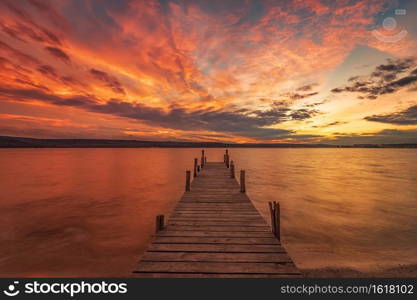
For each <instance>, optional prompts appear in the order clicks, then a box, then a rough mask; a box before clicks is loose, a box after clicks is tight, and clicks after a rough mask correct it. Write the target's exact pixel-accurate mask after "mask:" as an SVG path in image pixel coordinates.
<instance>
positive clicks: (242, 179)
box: [240, 170, 246, 193]
mask: <svg viewBox="0 0 417 300" xmlns="http://www.w3.org/2000/svg"><path fill="white" fill-rule="evenodd" d="M240 192H241V193H246V182H245V170H240Z"/></svg>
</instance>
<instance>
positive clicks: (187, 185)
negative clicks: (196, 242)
mask: <svg viewBox="0 0 417 300" xmlns="http://www.w3.org/2000/svg"><path fill="white" fill-rule="evenodd" d="M190 179H191V172H190V171H186V172H185V191H186V192H188V191H189V190H190Z"/></svg>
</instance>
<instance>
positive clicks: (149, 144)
mask: <svg viewBox="0 0 417 300" xmlns="http://www.w3.org/2000/svg"><path fill="white" fill-rule="evenodd" d="M0 148H417V144H353V145H333V144H287V143H275V144H274V143H245V144H243V143H242V144H238V143H218V142H177V141H140V140H110V139H35V138H25V137H12V136H0Z"/></svg>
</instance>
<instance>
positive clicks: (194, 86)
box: [0, 0, 417, 144]
mask: <svg viewBox="0 0 417 300" xmlns="http://www.w3.org/2000/svg"><path fill="white" fill-rule="evenodd" d="M0 67H1V68H0V135H4V136H21V137H35V138H105V139H108V138H110V139H138V140H173V141H174V140H175V141H223V142H262V143H264V142H290V143H318V142H320V143H341V144H350V143H409V142H413V143H417V1H412V0H410V1H381V0H378V1H372V0H371V1H347V0H346V1H344V0H342V1H330V0H322V1H318V0H317V1H311V0H297V1H250V0H246V1H243V0H242V1H225V0H219V1H216V0H210V1H209V0H194V1H191V0H190V1H186V0H159V1H156V0H155V1H152V0H146V1H145V0H144V1H140V0H125V1H114V0H50V1H45V0H18V1H12V0H1V1H0Z"/></svg>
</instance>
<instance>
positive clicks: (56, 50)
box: [45, 47, 71, 63]
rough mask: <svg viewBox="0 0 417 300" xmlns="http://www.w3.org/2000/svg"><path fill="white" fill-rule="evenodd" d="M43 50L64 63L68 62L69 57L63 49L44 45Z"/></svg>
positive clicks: (69, 60)
mask: <svg viewBox="0 0 417 300" xmlns="http://www.w3.org/2000/svg"><path fill="white" fill-rule="evenodd" d="M45 50H46V51H48V52H49V53H50V54H51V55H53V56H55V57H56V58H58V59H60V60H62V61H63V62H65V63H70V62H71V59H70V57H69V56H68V54H66V53H65V52H64V51H62V50H61V49H59V48H56V47H45Z"/></svg>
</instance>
